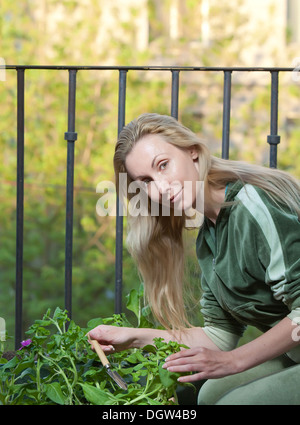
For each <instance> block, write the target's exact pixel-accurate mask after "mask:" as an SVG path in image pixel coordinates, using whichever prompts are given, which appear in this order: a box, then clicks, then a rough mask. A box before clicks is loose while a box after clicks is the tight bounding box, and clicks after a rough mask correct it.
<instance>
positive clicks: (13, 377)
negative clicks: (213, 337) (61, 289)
mask: <svg viewBox="0 0 300 425" xmlns="http://www.w3.org/2000/svg"><path fill="white" fill-rule="evenodd" d="M127 305H128V308H129V309H131V310H132V311H134V312H135V314H136V316H137V319H138V326H140V327H153V326H154V325H153V324H152V322H151V321H150V320H148V319H147V316H146V310H145V309H142V308H141V291H139V292H138V291H136V290H132V291H131V293H130V294H129V296H128V303H127ZM99 324H110V325H114V326H132V324H131V323H130V322H129V321H128V319H127V318H126V316H125V315H124V314H121V315H119V314H117V315H116V314H115V315H113V316H112V317H107V318H99V319H92V320H91V321H90V322H89V323H88V325H87V328H85V329H84V328H81V327H79V326H78V325H76V323H75V322H74V321H73V320H70V319H69V318H68V314H67V311H63V310H62V309H60V308H56V310H55V311H54V313H53V314H51V311H50V309H49V310H48V311H47V312H46V314H45V315H44V316H43V318H42V319H41V320H36V321H35V322H34V323H33V324H32V325H31V326H30V328H29V329H28V331H27V332H26V334H27V336H28V338H29V339H27V340H26V341H24V343H23V344H22V348H21V349H20V350H19V351H18V352H17V353H16V355H15V356H14V357H13V358H12V359H10V360H7V359H6V358H5V356H4V353H2V354H3V355H2V357H0V404H2V405H20V404H22V405H36V404H41V405H45V404H46V405H48V404H59V405H80V404H95V405H132V404H134V405H138V404H147V405H154V404H176V387H177V378H178V376H179V374H178V373H170V372H168V371H167V370H165V369H163V368H162V365H163V363H164V359H165V358H166V357H167V356H168V355H169V354H171V353H174V352H176V351H178V350H179V349H180V348H181V347H185V346H183V345H181V344H179V343H177V342H174V341H171V342H168V343H166V342H165V341H164V340H163V339H161V338H154V340H153V345H147V346H145V347H143V349H130V350H126V351H122V352H119V353H118V352H117V353H115V354H113V355H110V363H111V365H112V367H113V368H114V369H115V370H117V372H118V373H119V374H120V375H121V376H122V377H123V379H124V380H125V381H126V382H127V385H128V389H127V391H124V390H122V389H120V388H119V387H118V386H117V385H116V384H115V383H114V382H113V381H112V379H111V378H110V377H109V376H108V375H107V372H106V370H105V368H104V367H103V366H102V365H101V363H100V361H99V359H98V357H97V355H96V354H95V352H94V351H93V350H92V349H91V348H90V344H89V342H88V338H87V332H88V331H89V330H91V329H92V328H94V327H95V326H97V325H99ZM186 348H187V347H186ZM171 399H172V401H171Z"/></svg>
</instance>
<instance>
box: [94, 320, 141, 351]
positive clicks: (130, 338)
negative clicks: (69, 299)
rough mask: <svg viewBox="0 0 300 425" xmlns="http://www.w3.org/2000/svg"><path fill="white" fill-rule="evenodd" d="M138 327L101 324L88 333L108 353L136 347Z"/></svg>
mask: <svg viewBox="0 0 300 425" xmlns="http://www.w3.org/2000/svg"><path fill="white" fill-rule="evenodd" d="M136 331H137V329H135V328H126V327H117V326H110V325H99V326H97V327H96V328H94V329H92V330H91V331H90V332H89V333H88V337H89V339H91V340H93V339H96V340H97V341H98V342H99V344H100V345H101V347H102V350H103V351H105V353H106V354H111V353H114V352H115V351H123V350H127V349H128V348H133V347H134V345H133V344H134V341H135V339H136V338H135V334H136Z"/></svg>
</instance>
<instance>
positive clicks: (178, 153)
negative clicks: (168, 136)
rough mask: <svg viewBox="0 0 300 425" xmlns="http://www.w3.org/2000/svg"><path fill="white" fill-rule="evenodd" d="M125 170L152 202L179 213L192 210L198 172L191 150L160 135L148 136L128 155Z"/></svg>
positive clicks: (195, 158)
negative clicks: (173, 143)
mask: <svg viewBox="0 0 300 425" xmlns="http://www.w3.org/2000/svg"><path fill="white" fill-rule="evenodd" d="M125 166H126V169H127V172H128V173H129V175H130V177H131V178H132V179H133V180H135V181H136V182H139V183H140V187H141V188H143V189H144V190H145V191H146V192H147V194H148V196H149V197H150V198H151V199H152V200H153V201H154V202H159V203H161V204H169V205H170V207H171V208H172V207H173V208H175V209H180V210H186V209H189V208H191V207H195V203H196V196H197V182H198V180H199V171H198V151H197V150H196V149H195V148H194V147H192V148H189V149H180V148H178V147H177V146H174V145H172V144H170V143H167V142H166V141H165V140H164V139H163V138H162V137H161V136H159V135H147V136H145V137H143V138H142V139H140V140H139V141H138V142H137V143H136V144H135V146H134V147H133V149H132V150H131V151H130V153H129V154H128V155H127V157H126V161H125Z"/></svg>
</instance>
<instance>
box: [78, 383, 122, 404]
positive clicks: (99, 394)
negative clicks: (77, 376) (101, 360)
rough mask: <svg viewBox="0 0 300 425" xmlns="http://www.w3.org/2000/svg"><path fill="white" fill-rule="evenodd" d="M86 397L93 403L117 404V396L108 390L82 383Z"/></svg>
mask: <svg viewBox="0 0 300 425" xmlns="http://www.w3.org/2000/svg"><path fill="white" fill-rule="evenodd" d="M80 385H81V387H82V389H83V392H84V395H85V398H86V399H87V401H89V402H90V403H92V404H96V405H103V404H116V399H115V397H114V396H113V395H112V394H110V393H109V392H107V391H103V390H101V389H100V388H96V387H93V386H92V385H89V384H80Z"/></svg>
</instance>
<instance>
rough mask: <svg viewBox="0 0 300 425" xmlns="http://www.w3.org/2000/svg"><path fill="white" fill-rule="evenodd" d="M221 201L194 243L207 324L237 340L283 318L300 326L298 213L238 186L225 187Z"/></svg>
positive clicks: (256, 190)
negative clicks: (223, 203) (248, 330)
mask: <svg viewBox="0 0 300 425" xmlns="http://www.w3.org/2000/svg"><path fill="white" fill-rule="evenodd" d="M225 201H226V202H229V203H230V204H229V206H225V207H223V208H222V209H221V211H220V213H219V215H218V218H217V221H216V225H215V226H214V225H213V223H211V222H210V221H209V220H208V219H206V218H205V220H204V223H203V226H202V227H201V229H200V231H199V234H198V237H197V241H196V250H197V257H198V261H199V264H200V268H201V272H202V278H201V285H202V290H203V295H202V299H201V307H202V314H203V317H204V320H205V326H208V327H213V328H215V329H216V328H217V329H219V330H223V331H224V332H229V333H230V334H235V335H239V336H241V335H242V334H243V332H244V329H245V327H246V326H247V325H252V326H255V327H257V328H258V329H259V330H261V331H263V332H265V331H267V330H268V329H270V328H271V327H272V326H274V325H275V324H276V323H278V322H279V321H280V320H282V319H283V318H284V317H286V316H289V317H290V318H291V319H292V320H293V321H295V323H296V324H297V323H298V324H300V221H299V219H298V217H297V215H296V214H294V213H292V212H291V211H289V210H288V209H287V208H286V207H282V206H279V205H277V204H276V203H275V202H274V201H273V200H272V199H271V198H270V196H269V195H268V194H267V193H265V192H264V191H263V190H262V189H260V188H258V187H256V186H253V185H250V184H246V185H243V184H242V183H241V182H236V183H231V184H229V186H228V190H227V195H226V199H225ZM293 323H294V322H293ZM297 348H298V347H297Z"/></svg>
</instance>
